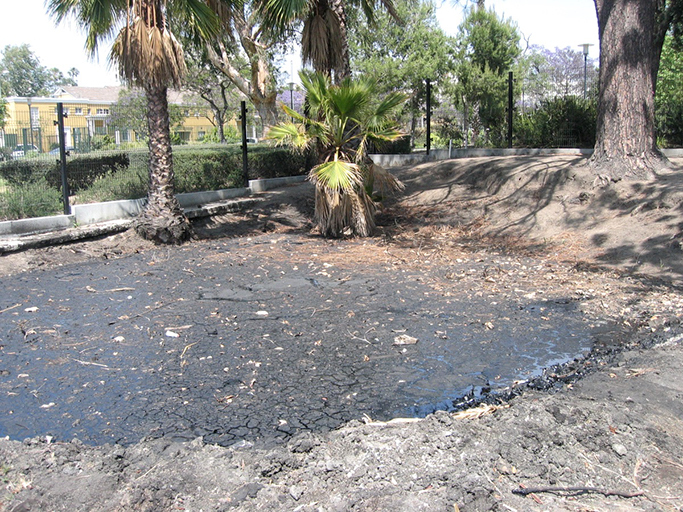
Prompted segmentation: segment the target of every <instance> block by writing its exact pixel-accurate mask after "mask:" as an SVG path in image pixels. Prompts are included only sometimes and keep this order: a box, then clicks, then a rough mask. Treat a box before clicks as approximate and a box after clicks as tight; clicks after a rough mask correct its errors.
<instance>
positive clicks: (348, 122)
mask: <svg viewBox="0 0 683 512" xmlns="http://www.w3.org/2000/svg"><path fill="white" fill-rule="evenodd" d="M299 76H300V77H301V83H302V85H303V86H304V88H305V89H306V93H307V101H308V105H309V109H308V112H309V113H308V115H302V114H299V113H298V112H296V111H294V110H292V109H290V108H288V107H287V106H286V105H283V109H284V111H285V113H286V114H287V116H289V117H291V118H292V119H293V121H292V122H286V123H281V124H279V125H277V126H274V127H273V128H271V130H270V132H269V133H268V138H270V139H271V140H275V141H276V142H277V143H279V144H286V145H290V146H294V147H296V148H299V149H301V150H305V149H308V148H310V147H311V146H312V145H313V144H316V145H317V149H318V151H319V152H320V155H319V156H320V161H321V163H320V164H318V165H316V166H315V167H313V169H311V171H310V173H309V179H310V180H311V181H312V182H313V183H314V184H315V187H316V189H315V190H316V200H315V221H316V224H317V225H318V227H319V228H320V232H321V233H322V234H323V235H324V236H330V237H339V236H342V235H345V234H355V235H358V236H369V235H370V234H371V233H372V231H373V229H374V227H375V213H376V211H377V202H376V200H375V199H377V197H376V196H373V193H374V188H375V186H377V187H378V189H380V190H382V192H383V193H384V192H386V191H389V190H398V189H400V188H402V184H401V183H400V182H399V181H398V180H397V179H396V178H394V177H393V176H392V175H391V174H389V173H388V172H386V171H385V170H384V169H382V168H381V167H380V166H378V165H376V164H374V163H373V162H372V160H370V158H369V157H368V154H367V148H368V144H371V143H372V144H376V145H381V144H382V143H385V142H389V141H392V140H395V139H397V138H398V137H400V136H401V135H402V134H401V132H400V131H399V130H398V126H397V124H396V122H395V121H394V120H393V118H392V115H393V113H394V112H395V111H396V109H397V108H398V107H399V106H400V105H401V104H402V103H403V102H404V101H405V96H403V95H402V94H398V93H392V94H389V95H387V96H385V97H384V98H383V99H381V100H380V101H373V99H374V96H375V94H374V91H375V85H374V83H372V82H369V81H365V80H351V79H350V78H346V79H344V80H342V82H341V83H339V84H337V85H332V83H331V81H330V78H329V76H327V75H323V74H320V73H304V72H302V73H300V75H299Z"/></svg>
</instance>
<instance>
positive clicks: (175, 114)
mask: <svg viewBox="0 0 683 512" xmlns="http://www.w3.org/2000/svg"><path fill="white" fill-rule="evenodd" d="M184 118H185V115H184V109H183V108H182V107H181V106H180V105H174V104H169V106H168V120H169V125H170V127H171V128H173V127H177V126H180V125H181V124H182V123H183V120H184ZM109 125H110V126H111V127H113V128H114V129H117V130H133V131H134V132H135V134H136V136H137V137H138V138H139V139H143V140H148V139H149V126H148V124H147V97H146V96H145V93H144V91H143V90H141V89H122V90H121V91H120V92H119V98H118V100H117V101H116V103H114V104H113V105H112V106H111V107H110V109H109Z"/></svg>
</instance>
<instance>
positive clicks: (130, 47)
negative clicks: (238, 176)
mask: <svg viewBox="0 0 683 512" xmlns="http://www.w3.org/2000/svg"><path fill="white" fill-rule="evenodd" d="M47 6H48V11H49V12H50V14H51V15H52V16H53V17H54V18H55V19H56V20H57V22H60V21H62V20H63V19H65V18H66V17H68V16H74V17H75V18H76V20H77V21H78V22H79V24H80V25H81V26H82V27H84V28H85V31H86V34H87V36H86V44H85V46H86V49H87V50H88V51H89V53H90V54H91V55H94V54H96V52H97V49H98V46H99V44H100V43H102V42H103V41H104V40H108V39H110V38H111V37H113V36H115V35H116V38H115V40H114V44H113V46H112V49H111V53H110V55H109V58H110V60H111V62H113V63H114V64H116V65H118V71H119V75H120V76H121V77H122V78H123V79H124V80H125V81H126V82H127V83H128V84H130V85H134V86H138V87H141V88H142V89H143V90H144V91H145V94H146V97H147V122H148V126H149V141H148V146H149V189H148V194H147V205H146V207H145V210H144V211H143V212H142V213H141V214H140V215H139V216H138V219H137V222H136V231H137V232H138V233H139V234H140V235H141V236H142V237H144V238H147V239H150V240H153V241H155V242H158V243H180V242H182V241H183V240H185V239H186V238H188V236H189V235H190V233H191V229H190V225H189V222H188V221H187V219H186V218H185V216H184V215H183V212H182V210H181V208H180V204H179V203H178V200H177V199H176V197H175V193H174V185H173V155H172V151H171V136H170V127H169V120H168V100H167V92H168V87H169V86H170V85H174V86H180V83H181V80H182V77H183V74H184V72H185V61H184V58H183V51H182V48H181V45H180V44H179V43H178V41H177V40H176V38H175V37H174V35H173V34H172V32H171V30H170V28H169V16H170V15H174V16H177V17H179V18H180V19H182V24H183V26H184V28H185V29H187V30H188V31H189V32H190V33H192V34H193V35H195V36H198V37H201V36H206V37H208V36H209V35H213V34H215V33H217V31H218V29H219V26H220V23H219V16H218V14H217V13H218V12H219V11H220V9H221V8H222V6H223V4H222V2H221V0H48V1H47Z"/></svg>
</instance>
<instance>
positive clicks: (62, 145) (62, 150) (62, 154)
mask: <svg viewBox="0 0 683 512" xmlns="http://www.w3.org/2000/svg"><path fill="white" fill-rule="evenodd" d="M65 117H66V115H65V114H64V104H63V103H57V128H58V138H59V167H60V171H61V174H62V198H63V199H62V200H63V201H64V215H71V205H70V204H69V182H68V180H67V176H66V142H65V141H64V118H65Z"/></svg>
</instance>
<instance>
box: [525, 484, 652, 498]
mask: <svg viewBox="0 0 683 512" xmlns="http://www.w3.org/2000/svg"><path fill="white" fill-rule="evenodd" d="M512 492H513V493H514V494H521V495H522V496H526V495H527V494H532V493H538V492H571V493H577V494H584V493H588V492H594V493H598V494H604V495H605V496H620V497H622V498H635V497H636V496H642V495H643V494H645V493H644V492H643V491H636V492H626V491H614V490H610V489H600V488H598V487H584V486H570V487H525V488H519V489H513V490H512Z"/></svg>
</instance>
